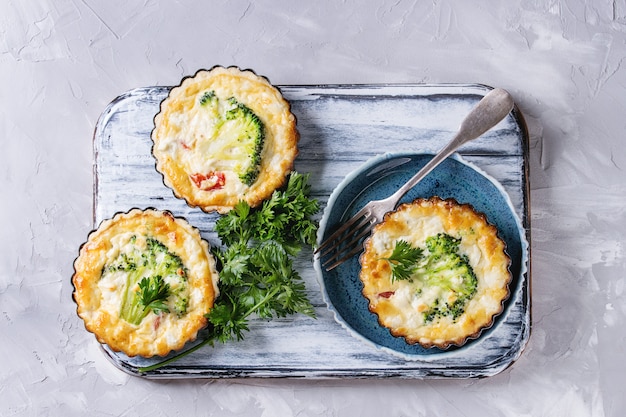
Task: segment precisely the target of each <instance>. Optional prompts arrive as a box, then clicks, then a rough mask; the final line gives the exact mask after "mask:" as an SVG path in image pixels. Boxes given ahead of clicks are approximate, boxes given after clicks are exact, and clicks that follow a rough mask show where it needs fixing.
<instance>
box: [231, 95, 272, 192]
mask: <svg viewBox="0 0 626 417" xmlns="http://www.w3.org/2000/svg"><path fill="white" fill-rule="evenodd" d="M228 102H229V104H231V105H232V106H234V107H233V108H231V109H230V110H228V111H227V112H226V115H225V116H226V120H232V121H235V122H236V123H237V127H238V129H237V130H238V132H237V138H236V141H237V145H238V146H241V147H242V148H243V149H244V150H245V154H246V155H247V161H246V162H244V164H242V167H241V173H240V174H239V178H240V179H241V181H242V182H243V183H244V184H246V185H252V184H253V183H254V181H256V179H257V177H258V176H259V169H260V166H261V152H262V151H263V144H264V142H265V126H264V124H263V122H262V121H261V119H259V117H258V116H257V115H256V114H254V112H253V111H252V110H250V108H248V107H247V106H246V105H244V104H242V103H239V102H237V100H235V99H234V98H232V97H231V98H230V99H229V100H228Z"/></svg>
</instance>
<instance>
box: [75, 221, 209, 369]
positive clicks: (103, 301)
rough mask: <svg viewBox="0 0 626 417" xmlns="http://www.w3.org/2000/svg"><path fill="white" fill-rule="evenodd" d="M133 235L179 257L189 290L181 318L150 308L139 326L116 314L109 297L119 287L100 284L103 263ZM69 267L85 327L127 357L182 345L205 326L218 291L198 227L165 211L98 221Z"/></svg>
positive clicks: (104, 265)
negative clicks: (155, 243)
mask: <svg viewBox="0 0 626 417" xmlns="http://www.w3.org/2000/svg"><path fill="white" fill-rule="evenodd" d="M132 234H136V235H146V236H150V237H152V238H155V239H157V240H158V241H159V242H161V243H162V244H164V245H165V246H167V248H168V250H169V251H170V252H172V253H174V254H176V255H177V256H179V257H180V258H181V260H182V262H183V264H184V265H185V267H186V268H187V282H188V286H189V290H190V294H189V304H188V307H187V313H186V314H184V315H183V316H181V317H177V315H176V314H161V315H156V314H154V313H152V312H151V313H150V314H149V315H148V316H147V317H145V318H144V319H143V320H142V321H141V322H140V323H139V325H133V324H130V323H128V322H126V321H125V320H123V319H122V318H120V315H119V312H120V309H119V306H120V303H116V302H115V301H113V302H111V301H110V300H111V299H115V297H117V296H118V295H119V293H120V292H121V291H122V290H123V288H121V287H122V286H119V287H116V286H115V285H114V284H106V285H107V286H106V287H103V286H102V285H103V282H102V281H103V280H102V277H103V272H104V270H105V268H106V267H107V265H110V264H111V262H113V261H114V260H115V259H116V258H117V257H118V256H119V254H120V252H121V249H122V246H121V245H122V243H121V242H122V241H123V240H124V239H125V238H126V237H127V236H130V235H132ZM74 269H75V273H74V275H73V277H72V283H73V284H74V294H73V296H74V300H75V301H76V303H77V306H78V307H77V312H78V315H79V316H80V317H81V318H82V319H83V321H84V323H85V327H86V328H87V330H88V331H90V332H92V333H94V334H95V336H96V338H97V339H98V341H99V342H100V343H105V344H107V345H108V346H109V347H110V348H111V349H113V350H114V351H122V352H124V353H125V354H127V355H128V356H136V355H140V356H144V357H151V356H154V355H159V356H165V355H167V354H168V353H169V352H171V351H172V350H178V349H181V348H182V347H183V346H184V344H185V343H186V342H188V341H191V340H194V339H195V338H196V337H197V333H198V331H199V330H200V329H202V328H203V327H204V326H205V325H206V323H207V320H206V318H205V317H204V315H205V314H206V313H207V312H208V311H209V310H210V309H211V307H212V306H213V302H214V300H215V297H216V296H217V294H218V288H217V283H218V273H217V271H216V269H215V261H214V259H213V257H212V255H211V254H210V252H209V245H208V243H207V242H206V241H205V240H203V239H202V238H201V236H200V232H199V231H198V230H197V229H195V228H193V227H192V226H191V225H189V223H187V222H186V221H185V220H183V219H180V218H175V217H174V216H173V215H172V214H171V213H169V212H167V211H158V210H153V209H147V210H145V211H144V210H138V209H133V210H131V211H129V212H128V213H119V214H117V215H116V216H114V217H113V218H112V219H110V220H106V221H104V222H102V223H101V225H100V227H99V228H98V229H97V230H95V231H93V232H92V233H91V234H90V235H89V237H88V240H87V242H86V243H85V244H83V245H82V246H81V249H80V252H79V256H78V258H77V259H76V260H75V262H74Z"/></svg>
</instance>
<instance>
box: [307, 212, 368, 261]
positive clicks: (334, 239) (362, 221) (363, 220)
mask: <svg viewBox="0 0 626 417" xmlns="http://www.w3.org/2000/svg"><path fill="white" fill-rule="evenodd" d="M370 219H371V218H370V217H369V216H368V215H365V216H362V217H360V218H355V219H354V220H355V221H356V220H359V222H358V223H357V224H353V225H352V226H353V227H351V228H350V229H351V230H341V229H343V227H342V228H341V229H340V230H339V231H342V232H343V233H339V234H337V235H336V236H335V234H336V232H335V233H333V234H332V235H331V236H330V237H329V238H328V239H326V240H325V241H324V242H323V245H322V246H324V247H322V246H320V247H319V248H318V250H319V249H322V251H321V252H320V257H322V256H325V255H327V254H328V253H329V252H331V251H333V250H334V249H337V248H338V247H339V246H340V245H341V244H342V243H343V242H345V241H346V240H347V239H349V238H351V237H352V236H354V234H355V233H356V232H358V231H359V230H361V229H362V228H363V227H364V226H366V225H367V224H368V223H370ZM352 223H354V222H352ZM331 243H332V245H330V246H329V244H331ZM350 243H352V242H350Z"/></svg>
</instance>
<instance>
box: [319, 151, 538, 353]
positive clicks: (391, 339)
mask: <svg viewBox="0 0 626 417" xmlns="http://www.w3.org/2000/svg"><path fill="white" fill-rule="evenodd" d="M431 157H432V155H431V154H425V153H414V152H412V153H406V152H403V153H385V154H382V155H378V156H376V157H373V158H371V159H370V160H368V161H367V162H365V163H364V164H363V165H362V166H361V167H359V168H357V169H356V170H354V171H352V172H351V173H349V174H348V175H347V176H346V177H345V178H344V179H343V180H342V181H341V182H340V183H339V185H338V186H337V187H336V188H335V189H334V190H333V192H332V193H331V195H330V197H329V200H328V203H327V205H326V208H325V209H324V213H323V215H322V218H321V219H320V224H319V230H318V235H317V242H318V244H319V243H321V242H322V241H323V240H324V238H325V237H326V236H327V234H330V233H329V231H328V229H329V227H330V226H332V225H334V223H333V224H332V225H331V224H329V222H330V220H331V217H336V216H337V213H338V212H341V215H340V218H343V217H345V216H346V215H347V214H350V213H353V212H355V211H356V210H357V209H358V208H360V206H362V205H363V204H365V203H366V202H367V201H369V200H371V199H376V198H380V196H372V197H369V199H368V194H369V193H368V188H367V187H366V188H365V189H363V190H356V191H355V190H352V189H351V187H355V186H356V185H358V182H359V178H360V177H362V176H364V175H365V176H367V177H369V176H371V175H372V173H380V172H382V171H385V169H391V170H393V169H394V168H395V167H396V166H402V165H403V164H405V163H407V162H406V161H410V160H415V159H418V158H422V159H424V158H425V160H426V161H427V160H428V159H430V158H431ZM403 161H404V162H403ZM450 163H452V164H456V163H460V164H461V165H460V167H461V169H470V170H471V171H473V172H475V173H476V174H478V176H479V177H481V178H482V180H484V181H487V183H488V187H485V188H490V187H493V190H491V191H492V192H496V193H498V198H501V199H502V202H503V204H502V206H503V207H501V208H502V209H504V210H505V211H507V215H508V216H510V222H511V223H512V225H510V226H512V227H514V228H515V230H513V231H512V232H509V234H510V233H513V235H514V236H513V235H512V238H513V239H514V240H516V242H515V243H516V245H515V246H517V247H516V248H511V247H509V248H508V249H509V251H510V250H511V249H514V252H515V256H514V255H511V258H512V261H513V263H514V264H515V265H516V266H517V267H516V270H515V271H512V272H513V280H512V282H511V286H510V293H511V296H510V297H509V299H508V300H506V301H505V303H504V311H503V312H502V313H501V314H500V315H499V316H498V317H497V318H496V320H495V321H494V324H493V325H492V326H491V327H490V328H488V329H484V330H483V331H482V332H481V333H480V334H479V335H478V337H477V338H475V339H473V340H468V342H467V343H466V344H464V345H463V346H461V347H451V348H449V349H446V350H442V349H438V348H430V349H425V348H422V347H420V346H418V345H409V344H407V343H406V342H405V341H404V339H402V338H398V337H395V336H392V335H391V334H390V333H389V331H388V330H387V329H385V328H383V327H382V326H380V324H379V323H378V321H377V317H376V316H375V315H374V313H371V312H370V311H369V310H368V309H367V302H366V301H365V297H363V296H362V294H360V291H359V294H358V296H359V297H357V300H355V302H345V303H342V304H345V305H355V304H356V305H357V307H356V309H354V311H358V312H359V314H362V315H364V317H366V318H365V319H360V318H354V317H352V318H348V319H346V318H345V317H343V316H342V314H341V312H340V310H341V309H343V308H345V307H346V306H345V305H341V306H336V305H335V304H334V303H333V300H332V298H333V297H332V296H331V295H330V294H329V285H327V284H329V283H328V282H327V280H328V279H332V278H335V279H336V278H337V276H335V274H331V273H328V272H327V271H325V270H324V269H323V267H322V265H321V260H320V258H319V257H318V256H316V257H315V259H314V269H315V271H316V276H317V280H318V283H319V285H320V287H321V291H322V296H323V299H324V301H325V303H326V305H327V308H328V309H329V310H330V311H331V312H332V314H333V317H334V319H335V321H336V322H337V323H339V324H340V325H341V326H342V327H343V328H344V329H345V330H346V331H347V332H348V333H349V334H350V335H352V336H353V337H355V338H356V339H359V340H361V341H362V342H364V343H365V344H367V345H369V346H371V347H374V348H375V349H377V350H380V351H383V352H386V353H389V354H392V355H394V356H396V357H400V358H402V359H405V360H409V361H418V360H419V361H425V362H432V361H438V360H441V359H444V358H450V357H459V356H460V357H462V356H463V355H465V354H466V352H467V351H468V350H470V349H472V347H473V346H475V345H476V344H478V343H479V342H480V341H483V340H484V339H486V338H489V337H497V336H493V331H494V329H495V328H496V327H498V323H499V322H500V321H502V320H504V318H503V317H504V316H506V312H507V305H509V304H511V303H512V300H511V297H512V296H513V294H514V293H515V292H516V288H518V287H519V286H520V285H522V284H521V281H522V280H524V279H525V277H526V273H527V269H528V258H529V244H528V241H527V240H526V232H525V229H524V227H523V225H522V221H521V219H520V217H519V215H518V214H517V213H516V210H515V208H514V205H513V203H512V201H511V199H510V197H509V195H508V193H507V192H506V190H505V188H504V187H503V186H502V184H500V182H499V181H497V180H496V179H495V178H493V177H492V176H491V175H489V174H487V173H486V172H485V171H483V170H482V169H480V168H479V167H477V166H475V165H474V164H472V163H470V162H468V161H466V160H465V159H463V158H462V157H461V156H460V155H459V154H454V155H452V156H450V157H449V158H448V159H447V160H446V161H444V163H442V164H441V165H440V167H438V168H437V169H439V170H441V169H446V168H445V166H446V164H450ZM372 170H373V171H372ZM415 172H417V171H415ZM436 172H437V171H433V172H432V173H431V174H429V176H427V177H426V178H425V179H424V180H423V181H422V182H421V183H420V184H423V183H424V182H426V181H428V180H429V179H430V180H433V178H432V177H433V176H434V174H435V173H436ZM470 174H471V172H470ZM461 180H463V178H461ZM378 181H380V182H381V183H384V182H385V181H386V180H385V178H384V176H383V177H381V178H378ZM420 184H418V185H416V187H414V189H413V190H415V189H416V188H418V187H420ZM394 186H395V185H394ZM394 190H395V189H393V190H392V189H390V190H389V194H391V193H392V192H393V191H394ZM346 192H348V193H350V192H351V193H352V194H355V196H354V197H352V199H351V203H350V204H352V203H354V201H357V200H361V204H360V205H359V204H358V203H357V204H354V207H356V206H357V205H359V207H357V208H356V209H350V208H349V207H346V205H345V204H344V205H342V204H341V201H340V200H341V199H342V197H345V196H344V193H346ZM410 195H411V192H409V193H408V194H407V196H408V197H409V198H408V200H407V197H405V199H403V201H405V200H407V201H410V200H412V199H413V198H415V197H413V198H410ZM432 196H435V194H432V195H420V197H424V198H428V197H432ZM439 197H442V198H446V197H444V196H439ZM452 198H454V196H452ZM462 202H464V203H469V204H472V203H473V202H472V201H462ZM472 205H473V206H474V205H475V204H472ZM479 211H481V210H479ZM487 218H488V220H490V216H489V215H488V216H487ZM499 232H501V231H500V229H499ZM517 239H519V241H517ZM506 240H508V239H505V241H506ZM509 246H510V244H509ZM347 264H348V263H347ZM344 265H346V264H344ZM342 267H344V266H342ZM340 268H341V267H340ZM346 268H348V272H349V274H351V275H354V274H356V275H357V276H358V270H359V265H358V256H355V258H353V259H352V261H351V264H350V265H349V266H347V267H346ZM338 269H339V268H338ZM335 271H336V270H335ZM330 284H332V283H330ZM359 284H360V282H359ZM348 292H350V293H351V294H350V295H353V296H356V294H355V292H356V290H355V289H353V290H352V291H348ZM359 298H360V299H359ZM372 320H375V321H376V323H375V324H374V323H372ZM365 322H369V323H365ZM362 325H364V326H367V325H370V328H371V326H373V327H375V328H376V329H374V330H371V331H372V332H376V333H377V335H374V336H373V337H372V333H371V332H370V330H367V329H366V330H359V329H358V327H361V326H362ZM377 338H378V339H377Z"/></svg>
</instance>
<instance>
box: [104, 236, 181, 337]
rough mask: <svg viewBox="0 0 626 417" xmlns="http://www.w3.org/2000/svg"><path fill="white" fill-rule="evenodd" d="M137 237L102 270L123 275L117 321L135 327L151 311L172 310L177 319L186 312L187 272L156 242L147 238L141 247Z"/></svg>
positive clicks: (172, 255)
mask: <svg viewBox="0 0 626 417" xmlns="http://www.w3.org/2000/svg"><path fill="white" fill-rule="evenodd" d="M136 241H137V239H136V237H132V238H131V239H130V243H132V244H133V245H132V249H131V250H129V251H127V252H122V253H120V255H119V256H118V258H117V259H116V260H115V261H114V262H113V263H112V264H110V265H108V266H107V267H105V269H104V271H105V272H104V273H105V274H106V273H115V272H117V271H122V272H125V273H126V281H125V285H124V292H123V294H122V302H121V305H120V317H121V318H122V319H124V320H126V321H127V322H128V323H131V324H135V325H138V324H139V323H141V321H142V320H143V319H144V318H145V317H146V316H147V315H148V313H150V311H153V312H154V313H155V314H160V313H169V312H171V311H172V310H173V311H174V312H175V313H176V314H177V315H179V316H181V315H183V314H185V313H186V311H187V304H188V295H187V293H188V286H187V269H186V268H185V266H184V265H183V262H182V260H181V259H180V257H179V256H177V255H176V254H174V253H172V252H170V251H169V250H168V249H167V247H166V246H165V245H164V244H162V243H161V242H159V241H158V240H156V239H154V238H151V237H146V238H145V240H142V241H143V242H144V243H143V245H140V244H138V243H137V242H136Z"/></svg>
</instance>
